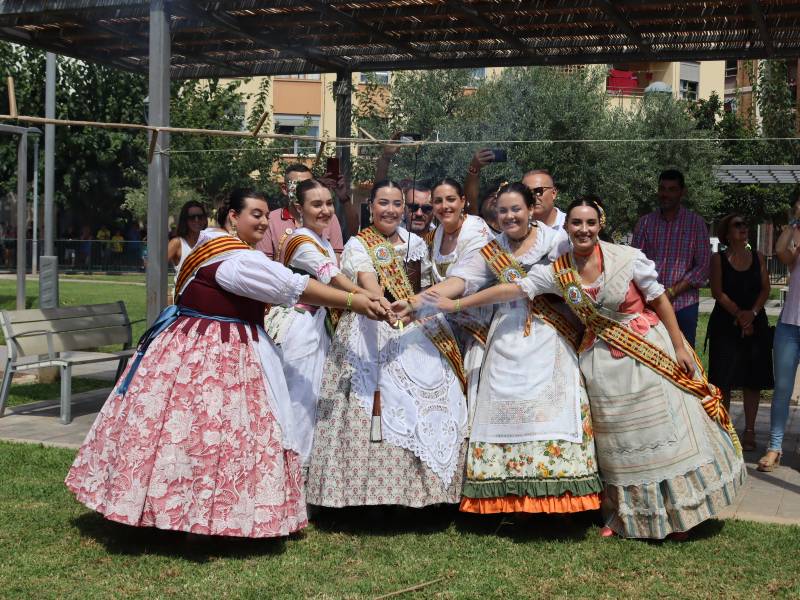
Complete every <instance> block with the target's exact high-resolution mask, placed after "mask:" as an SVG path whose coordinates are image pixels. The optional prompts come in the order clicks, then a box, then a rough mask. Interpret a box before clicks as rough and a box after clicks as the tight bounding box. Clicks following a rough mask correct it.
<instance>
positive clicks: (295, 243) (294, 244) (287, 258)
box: [281, 233, 330, 267]
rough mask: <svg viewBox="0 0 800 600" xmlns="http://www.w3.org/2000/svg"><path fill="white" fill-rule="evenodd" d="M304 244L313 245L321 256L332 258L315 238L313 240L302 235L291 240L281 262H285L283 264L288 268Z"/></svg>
mask: <svg viewBox="0 0 800 600" xmlns="http://www.w3.org/2000/svg"><path fill="white" fill-rule="evenodd" d="M303 244H311V245H312V246H314V247H315V248H316V249H317V250H319V252H320V254H322V255H323V256H325V257H327V258H330V257H329V256H328V253H327V252H326V251H325V248H323V247H322V246H320V245H319V244H318V243H317V241H316V240H315V239H314V238H312V237H311V236H309V235H305V234H302V233H301V234H299V235H296V236H294V237H293V238H291V239H290V240H289V242H288V243H287V244H286V248H285V249H284V251H283V256H282V258H281V262H283V264H284V265H285V266H287V267H288V266H289V263H290V262H291V261H292V258H294V254H295V252H297V249H298V248H299V247H300V246H302V245H303Z"/></svg>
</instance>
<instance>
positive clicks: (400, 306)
mask: <svg viewBox="0 0 800 600" xmlns="http://www.w3.org/2000/svg"><path fill="white" fill-rule="evenodd" d="M391 309H392V312H393V313H394V315H395V316H396V317H397V318H398V319H403V322H404V323H405V319H409V320H410V319H411V318H413V316H414V306H413V305H412V304H411V300H410V299H409V300H395V301H394V302H392V304H391Z"/></svg>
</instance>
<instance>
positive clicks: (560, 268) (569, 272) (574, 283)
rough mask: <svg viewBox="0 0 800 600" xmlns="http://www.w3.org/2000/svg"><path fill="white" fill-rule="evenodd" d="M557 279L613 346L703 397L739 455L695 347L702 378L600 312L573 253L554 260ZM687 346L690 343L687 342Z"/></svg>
mask: <svg viewBox="0 0 800 600" xmlns="http://www.w3.org/2000/svg"><path fill="white" fill-rule="evenodd" d="M553 271H554V272H555V276H556V281H557V282H558V285H559V287H560V288H561V293H562V295H563V296H564V301H565V302H566V303H567V306H569V307H570V309H571V310H572V312H574V313H575V315H576V316H577V317H578V318H579V319H580V320H581V322H582V323H583V324H584V325H586V327H587V329H590V330H591V331H592V332H593V333H594V334H595V335H596V336H597V337H599V338H600V339H602V340H603V341H604V342H605V343H606V344H608V345H609V346H611V347H612V348H616V349H617V350H619V351H620V352H622V353H623V354H625V355H626V356H628V357H630V358H632V359H634V360H637V361H639V362H640V363H642V364H643V365H645V366H646V367H649V368H650V369H652V370H653V371H655V372H656V373H658V374H659V375H661V376H662V377H665V378H667V379H669V380H670V381H671V382H672V383H673V384H674V385H676V386H677V387H679V388H680V389H682V390H683V391H685V392H687V393H689V394H692V395H693V396H695V397H697V398H699V399H700V401H701V402H702V404H703V409H704V410H705V411H706V414H707V415H708V416H709V417H711V419H712V420H714V421H716V422H717V423H719V425H720V426H721V427H722V428H723V429H725V431H726V432H727V433H728V435H730V437H731V441H732V442H733V445H734V446H735V448H736V451H737V453H738V454H739V456H741V454H742V447H741V444H740V443H739V438H738V437H737V435H736V430H735V429H734V427H733V424H732V423H731V419H730V416H729V415H728V412H727V411H726V410H725V407H724V406H723V405H722V392H721V391H720V390H719V389H718V388H717V387H716V386H714V385H712V384H711V383H709V381H708V378H707V377H706V373H705V371H704V370H703V366H702V365H701V364H700V359H699V358H698V356H697V354H696V353H695V352H694V349H693V348H692V349H691V351H692V356H693V357H694V360H695V363H696V364H697V369H698V371H699V373H700V379H694V378H692V377H690V376H689V375H687V374H686V373H685V372H684V371H683V369H681V367H680V365H678V363H676V362H675V361H674V360H673V359H672V357H671V356H670V355H669V354H667V353H666V352H664V351H663V350H662V349H661V348H659V347H658V346H656V345H655V344H652V343H651V342H649V341H647V340H646V339H645V338H643V337H642V336H641V335H639V334H638V333H636V332H635V331H632V330H631V329H628V328H627V327H623V326H622V325H620V324H619V323H617V322H616V321H614V320H613V319H611V318H609V317H606V316H605V315H603V314H601V313H600V312H599V311H598V310H597V307H596V306H595V303H594V302H593V301H592V299H591V298H590V297H589V296H588V295H587V294H586V293H585V292H584V291H583V287H582V285H581V278H580V275H578V271H577V269H576V268H575V265H574V264H573V262H572V255H571V254H564V255H563V256H561V257H560V258H559V259H558V260H556V262H555V263H553ZM687 347H688V345H687Z"/></svg>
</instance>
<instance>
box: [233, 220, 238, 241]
mask: <svg viewBox="0 0 800 600" xmlns="http://www.w3.org/2000/svg"><path fill="white" fill-rule="evenodd" d="M231 235H233V237H237V238H238V237H239V230H238V229H236V222H235V221H231Z"/></svg>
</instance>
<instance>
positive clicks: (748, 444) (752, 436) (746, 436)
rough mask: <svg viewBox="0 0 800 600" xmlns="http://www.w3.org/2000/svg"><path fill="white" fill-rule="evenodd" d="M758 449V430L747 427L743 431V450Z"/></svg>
mask: <svg viewBox="0 0 800 600" xmlns="http://www.w3.org/2000/svg"><path fill="white" fill-rule="evenodd" d="M755 449H756V430H755V429H745V430H744V432H743V433H742V450H744V451H745V452H751V451H752V450H755Z"/></svg>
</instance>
